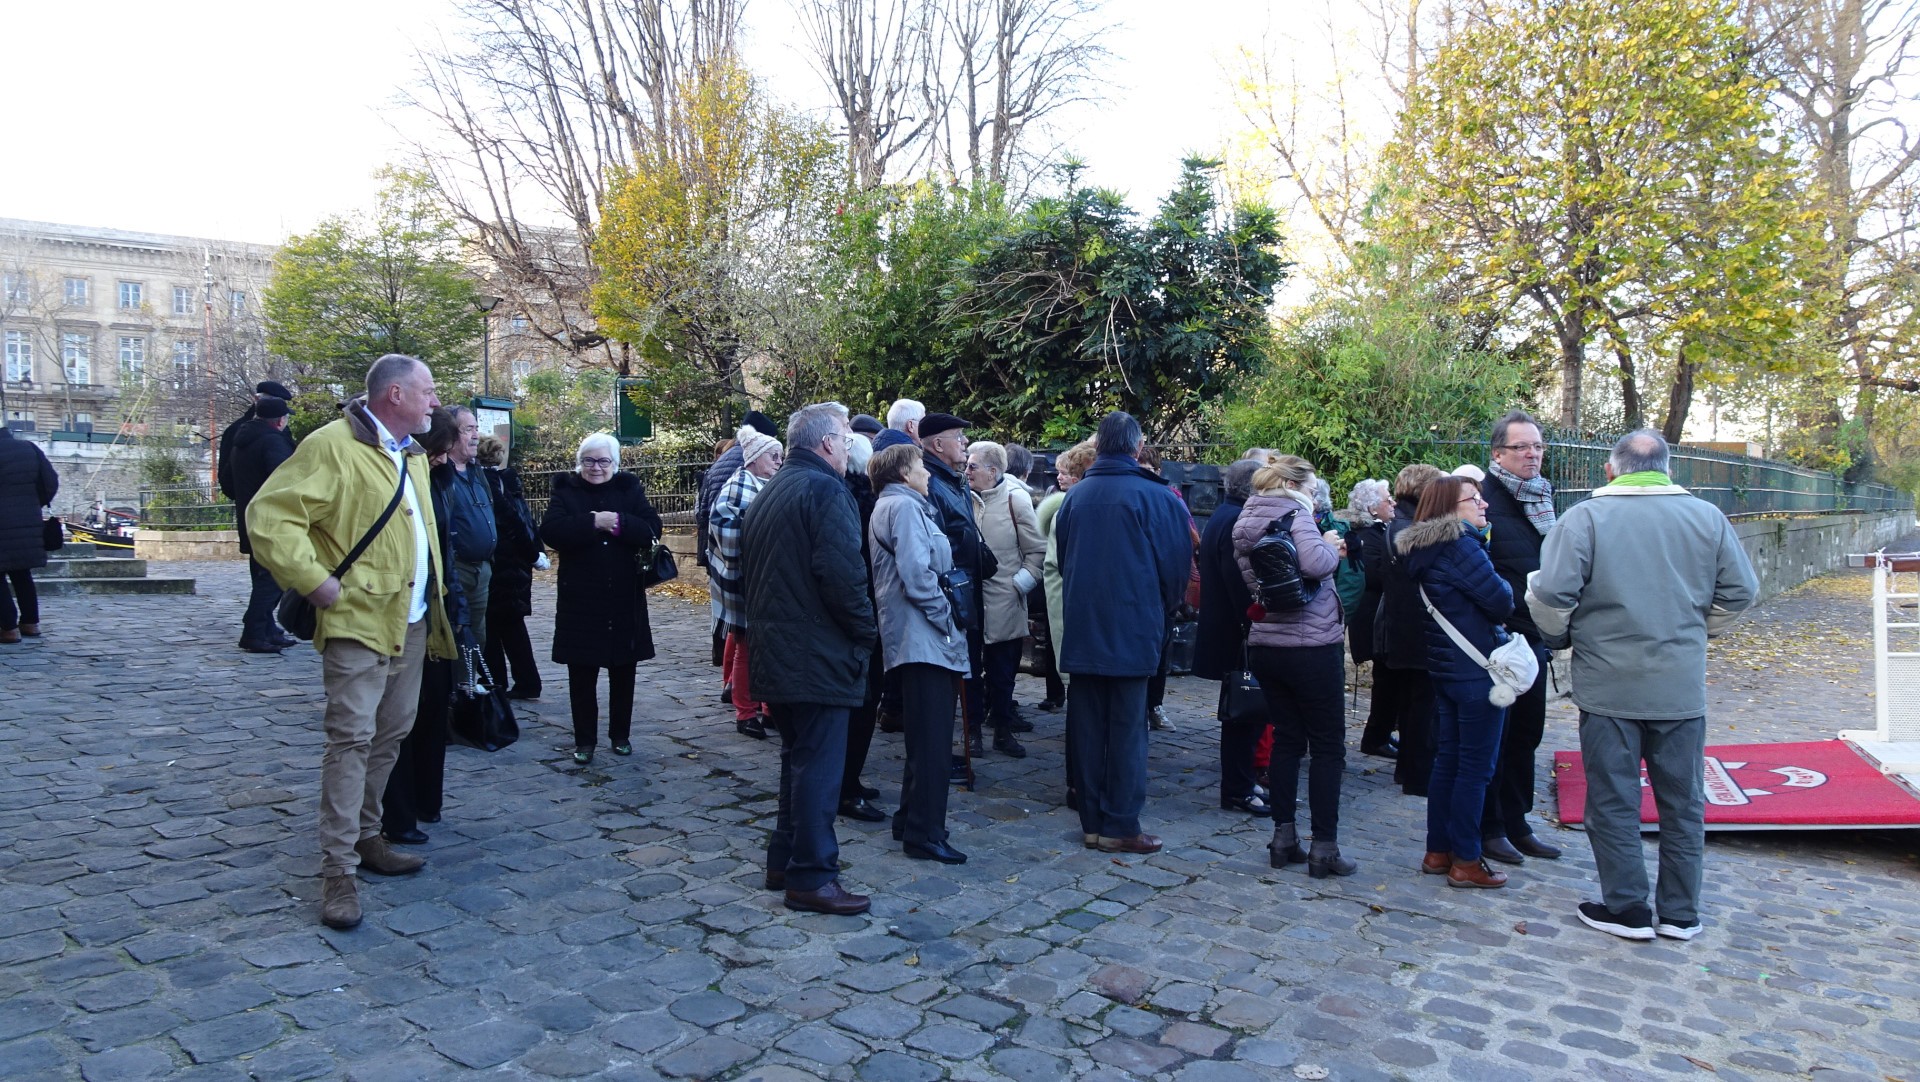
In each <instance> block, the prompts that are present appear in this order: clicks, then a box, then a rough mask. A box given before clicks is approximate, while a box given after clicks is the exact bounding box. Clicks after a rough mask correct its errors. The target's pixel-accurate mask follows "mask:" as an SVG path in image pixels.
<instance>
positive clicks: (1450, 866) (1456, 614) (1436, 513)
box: [1394, 477, 1513, 887]
mask: <svg viewBox="0 0 1920 1082" xmlns="http://www.w3.org/2000/svg"><path fill="white" fill-rule="evenodd" d="M1486 525H1487V502H1486V501H1485V500H1483V499H1481V498H1480V487H1479V486H1478V485H1476V484H1474V483H1473V482H1472V481H1470V480H1468V479H1466V478H1464V477H1442V478H1440V479H1438V480H1436V481H1433V482H1431V483H1429V484H1428V485H1427V487H1426V489H1425V490H1424V491H1422V492H1421V493H1420V504H1419V507H1418V508H1416V509H1415V511H1414V524H1413V525H1412V526H1409V527H1408V528H1407V529H1405V530H1404V531H1402V532H1401V533H1400V536H1399V537H1398V538H1396V539H1395V540H1394V548H1395V551H1396V552H1398V553H1399V554H1400V555H1401V556H1403V557H1405V558H1406V563H1407V573H1408V575H1409V576H1410V577H1412V579H1413V581H1414V582H1415V583H1416V584H1417V585H1418V587H1419V589H1420V590H1421V591H1422V592H1423V593H1424V594H1425V604H1427V605H1431V606H1432V608H1433V610H1434V611H1435V612H1437V613H1438V614H1439V615H1440V617H1442V618H1444V619H1445V620H1446V621H1447V622H1448V623H1449V624H1451V625H1453V627H1454V629H1455V630H1456V631H1458V632H1459V633H1460V635H1461V636H1462V637H1464V638H1465V639H1466V640H1467V641H1468V642H1470V643H1472V644H1473V648H1474V649H1476V650H1478V651H1480V653H1481V654H1482V655H1483V656H1484V655H1486V654H1491V653H1492V652H1493V651H1494V649H1495V648H1496V647H1498V646H1499V645H1500V644H1501V643H1504V642H1506V641H1507V633H1506V629H1505V628H1503V627H1501V622H1502V621H1504V620H1506V618H1507V617H1508V616H1509V615H1511V614H1512V612H1513V591H1512V590H1511V589H1510V588H1509V587H1508V586H1507V583H1506V580H1505V579H1502V578H1501V577H1500V575H1499V573H1498V572H1496V571H1495V570H1494V569H1493V561H1492V560H1491V559H1489V558H1488V556H1487V546H1486V543H1485V542H1484V541H1482V540H1481V539H1480V531H1481V530H1482V529H1485V528H1486ZM1425 629H1426V637H1427V671H1428V674H1429V676H1430V677H1431V678H1432V680H1433V691H1434V695H1433V748H1434V753H1433V774H1432V777H1431V779H1430V780H1429V781H1428V784H1427V855H1426V857H1425V859H1423V860H1422V861H1421V862H1420V870H1421V871H1423V872H1426V873H1429V874H1431V875H1445V876H1446V877H1447V885H1448V886H1453V887H1499V886H1504V885H1506V882H1507V877H1506V876H1505V875H1503V874H1501V873H1500V872H1496V871H1494V870H1493V869H1492V868H1491V867H1490V866H1488V864H1487V862H1486V861H1485V860H1484V859H1482V857H1481V852H1480V818H1481V811H1482V808H1483V806H1484V804H1485V802H1486V795H1487V781H1488V780H1489V779H1491V778H1492V777H1493V764H1494V757H1495V756H1496V755H1497V754H1498V752H1499V749H1500V729H1501V726H1502V725H1503V724H1505V721H1506V713H1507V711H1506V708H1505V707H1500V706H1495V705H1493V703H1492V702H1491V701H1489V699H1488V698H1487V694H1488V692H1490V691H1491V690H1492V689H1493V678H1492V677H1491V676H1488V675H1487V671H1486V670H1485V669H1483V668H1481V666H1480V664H1479V663H1478V662H1476V661H1474V660H1473V659H1472V658H1470V657H1468V656H1467V654H1466V652H1465V651H1463V650H1462V649H1461V648H1460V647H1459V646H1458V645H1457V644H1456V643H1455V642H1454V641H1453V638H1452V636H1450V635H1448V634H1447V632H1446V631H1445V630H1444V629H1443V628H1441V626H1440V624H1439V623H1438V621H1436V620H1435V618H1434V617H1433V616H1432V615H1428V616H1427V617H1426V628H1425Z"/></svg>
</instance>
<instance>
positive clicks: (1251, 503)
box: [1233, 494, 1346, 646]
mask: <svg viewBox="0 0 1920 1082" xmlns="http://www.w3.org/2000/svg"><path fill="white" fill-rule="evenodd" d="M1288 511H1297V512H1299V513H1298V514H1296V515H1294V516H1293V544H1294V547H1295V548H1296V549H1298V550H1299V552H1300V574H1301V576H1302V577H1303V578H1307V579H1324V580H1325V581H1324V582H1323V583H1322V584H1321V586H1320V592H1319V593H1318V594H1317V595H1315V596H1314V599H1313V600H1312V601H1310V602H1308V603H1307V607H1306V608H1304V609H1296V610H1294V611H1293V612H1272V613H1268V614H1267V616H1266V618H1265V619H1263V620H1260V621H1258V622H1256V623H1255V624H1254V625H1253V628H1252V631H1251V632H1250V633H1249V634H1248V636H1247V642H1248V644H1249V645H1252V646H1325V645H1327V644H1328V643H1336V642H1340V641H1342V639H1344V638H1345V636H1346V631H1345V628H1344V620H1343V619H1342V617H1341V613H1340V595H1339V592H1338V591H1336V590H1335V589H1334V588H1333V573H1334V571H1335V570H1337V569H1338V568H1339V566H1340V550H1339V549H1336V548H1334V547H1333V546H1332V545H1329V544H1327V541H1326V539H1325V538H1323V537H1321V536H1320V531H1319V529H1318V528H1317V527H1315V526H1314V524H1313V509H1312V508H1311V507H1308V506H1307V505H1305V504H1303V503H1301V502H1300V501H1299V500H1296V499H1294V498H1293V497H1291V496H1286V495H1281V494H1273V495H1257V496H1253V497H1250V498H1249V499H1248V500H1247V506H1246V508H1245V509H1244V510H1242V511H1241V512H1240V521H1239V522H1237V523H1235V524H1234V527H1233V558H1234V560H1235V562H1237V563H1238V564H1239V565H1240V577H1241V578H1243V579H1245V580H1246V583H1247V589H1248V590H1249V591H1251V592H1252V594H1253V596H1254V597H1256V598H1258V597H1259V596H1260V583H1259V582H1258V581H1257V580H1256V579H1255V578H1254V577H1253V566H1252V565H1251V564H1249V563H1248V562H1247V550H1249V549H1251V548H1252V547H1253V543H1254V542H1256V541H1258V540H1260V538H1261V537H1262V536H1264V535H1265V534H1266V532H1267V527H1268V526H1269V525H1271V524H1272V523H1273V521H1274V520H1275V519H1277V518H1279V517H1281V516H1282V515H1285V514H1286V513H1287V512H1288Z"/></svg>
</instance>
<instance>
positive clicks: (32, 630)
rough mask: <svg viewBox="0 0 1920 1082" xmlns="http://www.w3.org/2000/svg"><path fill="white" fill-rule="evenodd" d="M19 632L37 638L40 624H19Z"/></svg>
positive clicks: (30, 637)
mask: <svg viewBox="0 0 1920 1082" xmlns="http://www.w3.org/2000/svg"><path fill="white" fill-rule="evenodd" d="M20 634H22V635H25V636H26V637H27V638H29V639H37V638H39V637H40V625H39V624H21V625H20Z"/></svg>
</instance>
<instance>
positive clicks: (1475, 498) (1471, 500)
mask: <svg viewBox="0 0 1920 1082" xmlns="http://www.w3.org/2000/svg"><path fill="white" fill-rule="evenodd" d="M1460 502H1461V503H1463V504H1475V505H1478V504H1484V503H1486V502H1487V501H1485V500H1483V499H1481V498H1480V496H1479V495H1478V494H1477V493H1476V494H1474V495H1472V496H1462V497H1460Z"/></svg>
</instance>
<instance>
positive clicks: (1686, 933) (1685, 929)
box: [1653, 921, 1700, 939]
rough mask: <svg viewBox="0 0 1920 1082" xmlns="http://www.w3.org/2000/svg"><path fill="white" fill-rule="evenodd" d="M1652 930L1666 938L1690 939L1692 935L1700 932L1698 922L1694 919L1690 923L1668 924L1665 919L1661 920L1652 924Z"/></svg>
mask: <svg viewBox="0 0 1920 1082" xmlns="http://www.w3.org/2000/svg"><path fill="white" fill-rule="evenodd" d="M1653 930H1654V931H1655V932H1658V933H1659V934H1660V935H1663V936H1665V937H1666V938H1668V939H1692V938H1693V937H1694V936H1697V935H1699V934H1700V922H1699V921H1694V922H1693V923H1692V924H1668V923H1667V922H1666V921H1661V922H1660V923H1659V924H1657V925H1655V926H1654V929H1653Z"/></svg>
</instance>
